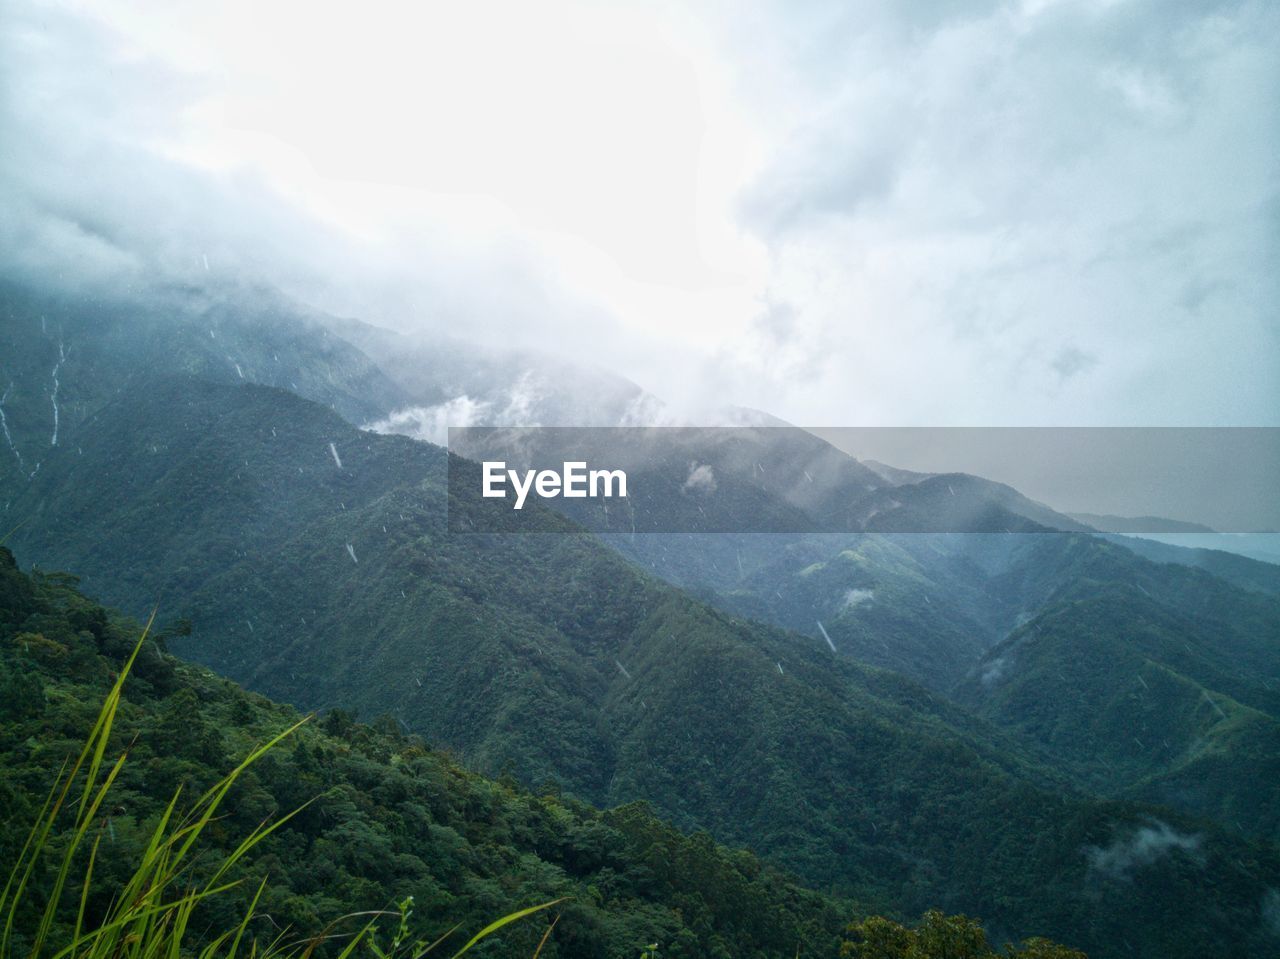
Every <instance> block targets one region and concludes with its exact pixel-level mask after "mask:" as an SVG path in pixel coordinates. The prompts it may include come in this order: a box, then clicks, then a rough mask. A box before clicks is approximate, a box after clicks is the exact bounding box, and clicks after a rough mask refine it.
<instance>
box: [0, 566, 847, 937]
mask: <svg viewBox="0 0 1280 959" xmlns="http://www.w3.org/2000/svg"><path fill="white" fill-rule="evenodd" d="M73 582H74V580H69V579H68V578H67V577H64V576H53V575H50V576H41V575H36V576H34V577H28V576H25V575H23V574H22V573H20V572H19V571H18V569H17V567H16V566H15V564H14V562H13V558H12V555H11V554H10V553H9V552H8V551H7V550H5V549H3V548H0V691H2V692H3V695H0V804H3V807H4V809H5V813H6V815H5V817H4V821H3V824H2V825H0V861H3V862H6V863H7V862H12V861H13V859H14V857H15V856H16V854H17V852H18V848H19V847H20V846H21V844H22V842H23V839H24V838H25V832H24V830H25V828H26V825H27V823H28V822H30V821H32V820H34V818H35V816H36V813H37V811H38V809H39V802H40V797H42V796H43V795H44V794H45V793H46V792H47V791H48V786H49V783H50V782H51V781H52V780H53V778H54V777H55V775H56V774H57V772H58V768H59V764H60V763H61V762H62V761H63V759H64V758H65V756H66V755H67V753H68V752H71V751H74V749H75V748H76V747H77V739H76V737H77V736H81V735H83V734H84V732H85V731H86V730H87V729H88V727H89V725H90V723H91V720H92V716H93V710H94V709H95V708H96V707H95V703H96V702H97V701H99V700H100V699H101V697H102V696H103V695H104V694H105V692H106V690H107V688H108V686H109V683H110V680H111V678H112V677H113V676H114V670H116V669H117V668H118V667H119V664H120V662H121V661H122V660H123V659H125V658H126V657H127V655H128V652H129V649H130V647H131V645H132V644H133V643H134V642H135V640H136V637H137V635H138V627H137V626H136V624H133V623H130V622H127V621H122V620H120V619H119V618H118V617H114V616H112V615H111V614H110V613H109V612H107V611H105V610H103V609H102V608H101V607H98V606H96V605H95V604H93V603H91V602H88V601H86V600H85V599H83V598H82V597H81V596H80V595H79V594H78V593H77V592H76V591H75V590H74V588H73V587H72V585H71V583H73ZM298 718H299V717H298V714H297V713H296V712H295V711H294V710H292V709H291V708H289V707H286V706H280V705H277V704H275V703H271V702H269V701H267V700H265V699H263V698H262V697H260V696H256V695H253V694H250V693H246V692H244V691H242V690H240V689H239V688H238V687H236V686H235V685H234V684H232V683H231V682H229V681H228V680H226V679H223V678H220V677H218V676H215V675H214V674H212V673H211V672H209V671H208V670H206V669H204V668H202V667H199V666H193V665H190V664H188V663H184V662H181V661H179V660H175V659H174V658H172V657H170V656H167V655H165V654H164V653H162V652H161V651H160V650H159V649H158V648H157V647H156V645H155V644H153V643H152V644H148V645H147V646H145V647H144V648H143V650H142V656H141V657H140V659H139V660H138V662H137V663H136V665H135V668H134V671H133V673H132V674H131V676H130V678H129V680H128V682H127V685H126V695H125V706H124V710H123V712H122V714H121V716H120V717H119V719H118V723H117V726H118V728H117V730H116V731H115V733H114V736H113V749H115V750H122V749H124V748H125V747H126V745H127V746H128V748H129V752H130V756H129V761H128V763H127V764H126V765H125V767H124V772H123V774H122V775H121V777H120V779H119V780H118V782H117V784H116V786H115V787H114V789H113V793H112V802H111V807H110V809H109V810H108V811H107V812H106V815H105V816H104V818H103V820H102V822H101V823H99V824H97V825H96V826H95V827H94V828H95V832H97V833H99V834H100V836H101V839H100V840H99V853H98V855H97V869H96V870H95V882H94V884H93V886H92V887H91V889H90V893H89V896H88V904H89V909H88V919H89V922H90V923H92V922H93V921H94V917H95V916H96V915H99V914H100V913H101V912H102V911H104V910H105V909H106V908H107V905H108V903H109V901H110V899H111V898H112V896H113V895H114V894H115V892H116V887H117V886H118V884H120V883H121V882H122V881H123V877H124V875H127V873H126V872H122V870H127V868H128V864H129V862H130V859H131V858H132V857H133V856H135V855H136V854H137V853H138V851H139V850H140V848H141V845H142V843H143V842H144V841H145V840H146V838H147V835H148V829H149V827H150V825H151V824H152V823H154V821H155V820H156V818H157V817H158V816H159V815H160V813H161V812H162V811H163V810H164V807H165V804H166V803H167V801H168V799H169V798H170V795H171V793H172V790H173V789H174V788H175V787H176V786H177V785H178V784H179V783H183V784H186V785H187V787H188V792H189V793H198V792H199V790H200V789H202V788H204V787H205V786H207V785H209V784H210V783H212V782H214V781H216V780H217V778H218V777H219V776H221V775H222V773H223V772H224V771H225V769H226V768H228V767H229V765H230V764H231V763H232V762H233V757H238V756H240V755H243V754H244V753H245V752H247V751H248V750H249V749H250V748H251V747H252V746H253V745H256V744H257V743H260V742H262V741H264V740H265V739H267V738H269V737H271V736H273V735H275V734H277V733H279V732H280V731H281V730H283V729H286V728H288V727H289V726H290V725H292V724H293V723H295V722H296V721H297V720H298ZM304 804H309V805H306V808H305V809H303V810H302V812H301V813H300V814H299V815H297V816H296V817H294V818H293V819H292V820H290V822H289V823H287V824H286V825H285V826H284V827H283V828H282V829H280V830H278V831H277V832H276V833H275V834H274V835H273V836H272V837H271V838H269V839H268V840H267V841H266V842H265V843H263V845H262V846H261V847H259V848H258V849H257V850H256V851H255V852H254V854H253V855H252V857H251V859H250V861H249V863H248V865H247V867H245V868H244V869H243V873H244V874H245V878H248V879H250V880H251V881H250V882H249V883H247V888H246V889H245V890H244V891H243V892H241V893H237V894H233V895H231V896H229V897H223V898H222V899H219V900H217V901H216V903H215V904H214V905H212V906H206V907H204V911H203V912H202V913H201V914H200V919H201V920H202V921H203V922H205V923H207V924H208V925H209V926H211V927H212V928H219V924H223V923H230V924H235V923H236V922H237V921H238V917H239V915H240V912H238V911H237V910H243V909H244V907H245V903H246V897H247V896H248V895H249V894H250V893H251V892H252V890H253V889H254V888H255V887H256V885H257V881H258V879H259V878H260V877H265V879H266V881H267V885H266V888H265V890H264V895H263V899H262V901H261V903H260V907H261V908H260V913H261V914H262V916H263V918H262V919H260V920H259V922H258V923H257V924H256V925H255V927H254V928H252V929H251V930H250V933H251V934H258V935H265V936H266V937H267V938H272V933H271V930H272V928H273V927H274V928H276V929H280V928H284V927H291V928H292V930H293V932H294V934H295V935H301V936H305V935H314V934H316V933H318V932H319V931H320V930H321V929H322V927H323V926H324V925H325V923H327V922H328V921H330V920H333V919H336V918H338V917H340V916H343V915H348V914H350V913H352V912H355V911H359V910H372V909H385V908H388V907H391V906H392V905H393V904H394V903H395V902H398V901H400V900H402V899H404V897H406V896H412V897H413V898H414V915H415V922H416V923H420V924H423V925H424V927H425V928H426V929H428V930H434V932H432V934H431V938H434V937H435V935H438V934H439V933H441V932H443V931H445V930H447V929H448V928H450V927H451V926H454V925H455V924H458V925H460V927H461V929H462V930H466V932H465V934H466V935H470V934H471V932H474V931H476V930H477V929H479V927H480V926H482V925H484V924H486V923H487V922H488V921H490V920H491V919H493V918H494V917H495V916H497V915H501V914H502V913H503V912H505V911H510V910H514V909H515V908H517V907H524V906H528V905H530V904H532V903H537V902H546V901H548V900H550V899H553V898H559V897H563V896H568V897H570V899H569V901H568V902H566V903H565V904H564V905H563V906H562V907H560V908H559V911H560V918H559V921H558V922H557V924H556V931H555V935H554V938H551V939H550V940H549V941H548V943H547V945H546V946H545V948H544V950H543V952H542V955H543V956H549V957H554V956H573V957H584V959H586V957H600V959H604V957H613V956H635V955H637V954H638V953H639V952H640V951H641V949H643V948H644V946H645V944H646V943H650V942H658V943H660V944H661V946H662V953H663V955H669V956H672V957H686V959H694V957H702V956H744V957H764V956H790V955H793V954H794V951H795V950H796V949H797V948H801V949H803V950H804V952H805V954H811V955H830V956H834V955H835V952H836V945H837V943H838V941H839V932H840V929H841V927H842V926H843V924H844V922H846V921H847V920H848V917H849V916H850V915H851V913H850V910H851V909H852V906H851V904H849V903H847V902H843V901H839V900H835V899H832V898H828V897H825V896H822V895H820V894H818V893H815V892H811V891H808V890H805V889H803V888H800V887H799V886H798V885H796V884H795V882H794V881H793V880H791V879H790V878H789V877H787V876H785V875H783V874H781V873H779V872H778V871H776V870H775V869H773V868H771V867H770V866H768V865H767V864H764V863H761V862H760V861H759V860H758V859H757V858H756V857H755V856H753V855H752V854H751V853H749V852H746V851H742V850H729V849H725V848H724V847H721V846H717V845H715V844H714V843H713V842H712V841H711V840H710V838H709V837H708V836H707V835H706V834H705V833H699V834H693V835H685V834H682V833H679V832H677V831H676V830H674V829H672V828H671V827H670V826H669V825H667V824H665V823H663V822H661V821H659V820H658V819H656V818H655V817H654V816H653V814H652V813H651V811H650V810H649V809H648V807H647V806H645V805H644V804H632V805H629V806H625V807H620V808H616V809H612V810H609V811H606V812H599V811H596V810H594V809H590V808H588V807H586V806H584V805H583V804H581V803H579V802H576V801H574V800H572V799H571V798H567V797H560V796H557V795H555V794H550V793H545V794H542V795H536V794H533V793H530V792H528V791H526V790H523V789H521V788H519V787H518V786H516V785H515V784H514V783H513V782H511V781H510V780H506V781H503V782H494V781H491V780H486V779H483V778H481V777H479V776H477V775H476V774H475V773H472V772H468V771H466V770H465V769H463V768H462V767H461V766H459V765H458V764H457V763H456V761H454V760H452V759H451V758H449V757H448V756H447V755H445V754H442V753H440V752H437V751H433V750H429V749H426V748H424V746H423V744H422V742H421V741H420V740H419V739H417V738H416V737H408V736H405V735H404V734H403V733H401V732H400V730H399V729H398V728H397V727H396V726H395V725H394V724H390V725H388V724H385V723H383V724H381V725H375V726H374V727H369V726H361V725H357V724H355V723H353V722H352V720H351V718H350V717H349V716H348V715H346V714H344V713H341V712H335V713H331V714H329V715H328V716H326V717H324V718H322V719H320V720H317V721H315V722H312V723H311V724H309V725H307V726H304V727H303V728H302V729H300V730H298V731H297V732H296V733H294V734H293V735H292V736H291V737H290V738H289V739H288V740H286V741H285V743H284V745H283V746H281V747H278V748H277V749H276V750H275V751H273V752H272V753H270V754H268V756H267V758H266V759H264V760H262V761H260V762H259V763H258V764H257V765H256V766H254V767H253V768H252V769H251V770H250V771H249V772H248V773H246V774H244V775H243V776H242V777H241V780H240V781H239V783H238V784H237V786H236V787H235V790H234V791H233V793H232V794H231V796H230V799H229V802H228V803H227V811H226V814H224V815H223V817H222V818H221V819H220V820H219V821H218V822H217V823H216V824H215V825H214V826H213V827H212V830H211V831H212V832H213V834H214V843H215V846H216V848H218V849H219V850H221V851H223V852H224V853H225V852H228V851H229V850H230V848H232V847H233V845H234V844H235V843H236V842H237V841H238V840H239V838H240V834H243V833H247V832H248V831H249V830H251V829H252V828H253V827H255V826H256V825H258V823H259V821H260V820H262V819H263V818H269V817H280V816H282V815H284V814H286V813H288V812H291V811H293V810H294V809H297V808H299V807H301V806H303V805H304ZM198 868H199V867H198ZM36 878H37V881H43V879H44V877H43V876H42V875H40V874H37V877H36ZM268 922H269V923H271V924H273V925H267V923H268ZM545 928H546V926H545V923H537V922H534V921H532V920H531V921H529V922H527V923H523V924H517V925H515V926H513V927H511V928H510V929H509V930H507V931H504V933H503V934H502V935H501V937H499V938H498V939H496V940H494V941H493V942H491V943H486V944H485V945H484V946H482V947H481V948H480V949H479V950H477V951H476V952H475V953H474V954H476V955H480V956H484V955H488V956H499V955H532V954H533V952H534V948H535V946H536V945H537V944H538V940H539V939H540V937H541V936H542V934H543V932H544V931H545ZM17 932H18V934H19V937H20V941H21V936H22V934H23V927H22V926H19V927H18V930H17ZM58 932H59V931H58V930H55V934H57V933H58Z"/></svg>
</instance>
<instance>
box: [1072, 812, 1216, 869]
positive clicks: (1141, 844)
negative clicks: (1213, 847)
mask: <svg viewBox="0 0 1280 959" xmlns="http://www.w3.org/2000/svg"><path fill="white" fill-rule="evenodd" d="M1200 844H1201V837H1200V836H1199V835H1186V834H1183V833H1179V832H1177V831H1176V830H1174V829H1172V828H1171V827H1170V826H1169V825H1168V824H1167V823H1163V822H1161V821H1160V820H1158V819H1153V820H1151V822H1150V824H1149V825H1146V826H1142V827H1140V828H1138V829H1136V830H1134V831H1133V832H1132V833H1130V834H1129V835H1128V836H1125V837H1117V838H1116V839H1115V840H1114V841H1113V842H1112V843H1111V845H1109V846H1106V847H1102V846H1089V847H1088V848H1086V850H1085V857H1086V858H1087V859H1088V861H1089V868H1090V869H1091V870H1093V871H1095V872H1098V873H1100V874H1102V875H1104V876H1107V877H1108V878H1111V879H1124V880H1127V879H1129V878H1131V877H1132V874H1133V873H1134V872H1135V871H1136V870H1139V869H1145V868H1147V867H1148V866H1151V865H1154V864H1155V863H1156V862H1158V861H1160V860H1161V859H1164V858H1166V857H1168V856H1171V855H1173V854H1175V853H1179V852H1180V853H1183V854H1185V855H1186V856H1188V857H1190V858H1191V859H1192V860H1194V861H1196V862H1197V863H1202V862H1203V859H1204V857H1203V856H1202V855H1201V853H1200Z"/></svg>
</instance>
